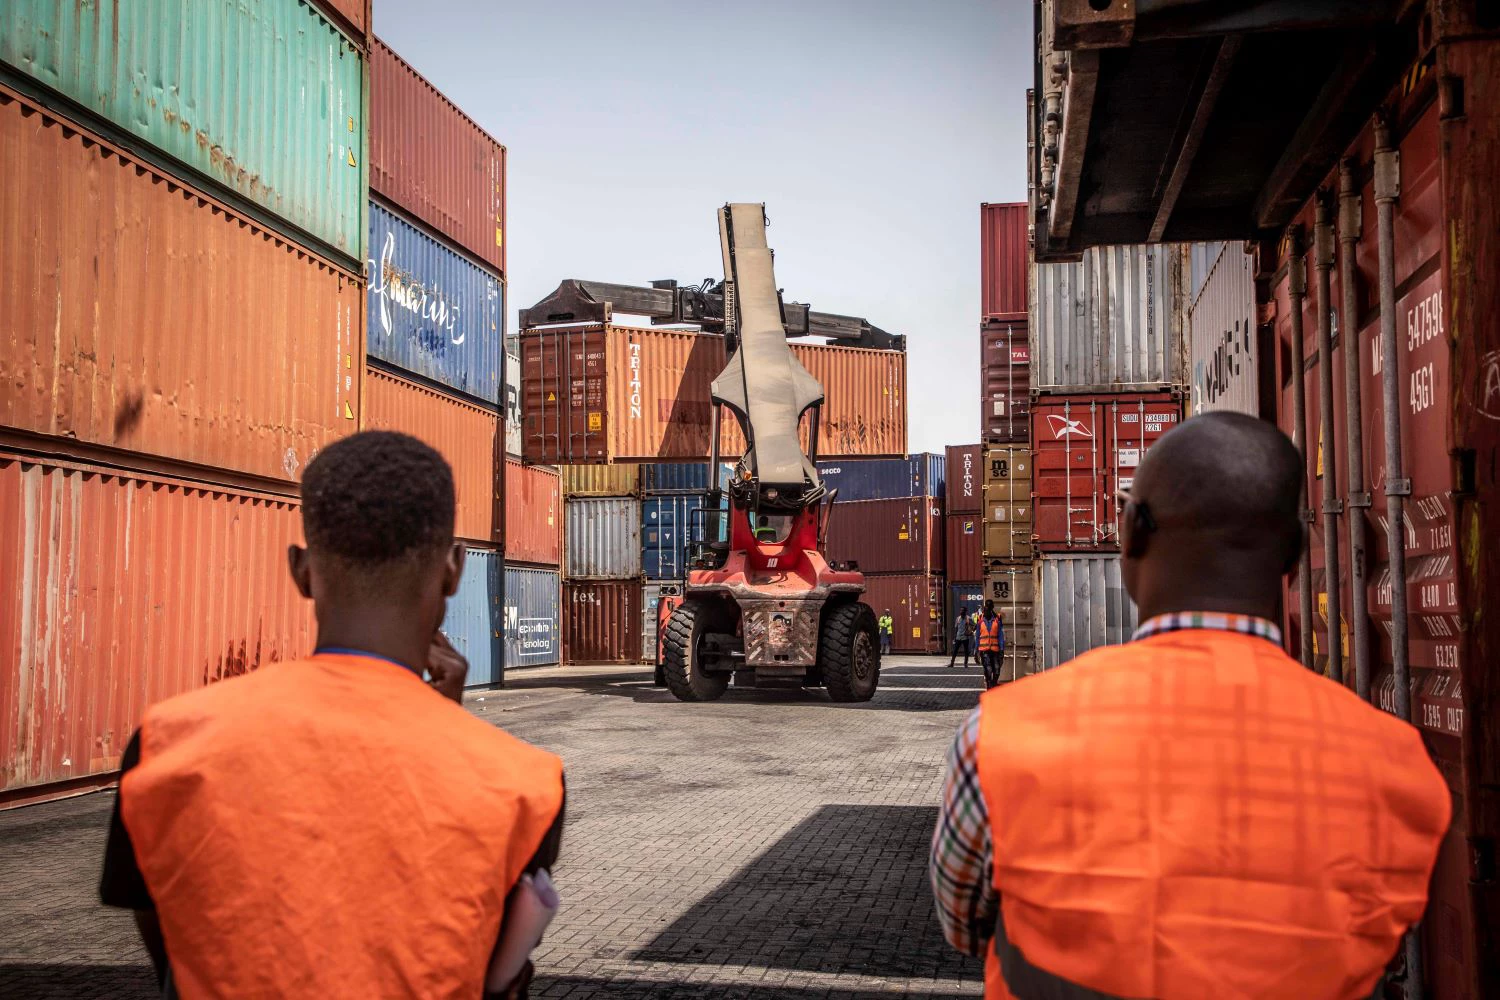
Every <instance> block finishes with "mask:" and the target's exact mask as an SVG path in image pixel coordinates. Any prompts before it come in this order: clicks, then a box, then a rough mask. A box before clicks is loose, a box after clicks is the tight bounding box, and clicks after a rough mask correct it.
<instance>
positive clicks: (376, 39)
mask: <svg viewBox="0 0 1500 1000" xmlns="http://www.w3.org/2000/svg"><path fill="white" fill-rule="evenodd" d="M370 41H371V48H374V47H375V46H379V47H380V48H383V49H385V50H386V52H388V53H390V54H391V56H392V57H393V58H395V59H396V61H397V62H399V63H401V65H403V66H405V67H406V68H407V69H409V70H411V75H412V76H414V77H416V78H417V79H418V80H421V81H422V84H423V86H425V87H426V88H427V89H428V90H430V91H432V92H433V93H434V94H435V95H437V97H438V98H439V99H440V100H442V102H443V103H444V104H446V105H448V106H449V107H450V108H452V109H453V111H454V113H456V114H457V115H458V116H459V117H460V118H462V119H463V120H464V121H466V122H468V123H469V124H470V125H472V126H474V131H476V132H478V133H480V134H481V135H483V136H484V137H485V138H486V139H488V140H489V141H490V142H493V143H494V144H495V145H496V146H499V147H500V148H501V149H502V150H505V149H506V146H505V143H503V142H501V141H500V140H499V139H497V138H495V137H494V135H492V134H491V133H490V131H489V130H488V129H486V128H485V127H484V126H483V125H481V124H479V123H478V122H477V121H475V120H474V119H473V118H471V117H469V114H468V112H466V111H464V109H463V108H461V107H459V106H458V104H457V103H455V102H454V100H453V98H451V97H449V96H448V95H447V94H445V93H443V92H442V90H441V89H439V88H438V86H437V84H435V83H433V82H432V81H431V80H429V79H428V78H427V76H426V74H424V73H423V72H422V71H421V70H419V69H417V68H416V67H415V66H413V65H412V64H411V63H410V62H408V61H407V60H405V59H403V58H402V57H401V53H399V52H397V51H396V50H395V49H393V48H391V46H390V43H388V42H387V41H386V40H385V39H383V38H381V37H380V36H379V35H376V34H373V33H372V34H371V35H370ZM507 152H508V150H507Z"/></svg>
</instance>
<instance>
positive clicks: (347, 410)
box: [344, 399, 354, 420]
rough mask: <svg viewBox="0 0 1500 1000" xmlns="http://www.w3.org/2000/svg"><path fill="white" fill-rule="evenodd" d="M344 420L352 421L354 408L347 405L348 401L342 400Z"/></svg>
mask: <svg viewBox="0 0 1500 1000" xmlns="http://www.w3.org/2000/svg"><path fill="white" fill-rule="evenodd" d="M344 419H345V420H353V419H354V407H352V406H350V405H349V401H348V400H347V399H346V400H344Z"/></svg>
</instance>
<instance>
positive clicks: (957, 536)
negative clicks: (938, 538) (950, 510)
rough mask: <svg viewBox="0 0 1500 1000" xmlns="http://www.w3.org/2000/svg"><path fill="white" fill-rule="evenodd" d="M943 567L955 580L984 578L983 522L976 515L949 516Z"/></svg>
mask: <svg viewBox="0 0 1500 1000" xmlns="http://www.w3.org/2000/svg"><path fill="white" fill-rule="evenodd" d="M946 520H947V544H946V547H945V552H944V558H943V565H944V571H945V572H946V573H947V574H948V576H949V577H950V578H952V579H955V580H977V579H979V578H980V577H982V576H984V522H983V521H982V520H981V519H980V515H978V514H949V515H948V517H947V519H946Z"/></svg>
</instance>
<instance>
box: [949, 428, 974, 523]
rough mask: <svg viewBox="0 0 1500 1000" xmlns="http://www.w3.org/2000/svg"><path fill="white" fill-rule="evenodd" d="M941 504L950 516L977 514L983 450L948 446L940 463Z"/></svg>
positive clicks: (960, 445)
mask: <svg viewBox="0 0 1500 1000" xmlns="http://www.w3.org/2000/svg"><path fill="white" fill-rule="evenodd" d="M944 468H945V469H946V470H947V472H946V488H945V489H944V497H943V499H944V501H945V503H946V505H947V509H948V513H950V514H977V513H979V512H980V511H982V510H983V509H984V447H983V445H977V444H959V445H949V446H948V454H947V458H946V460H945V462H944Z"/></svg>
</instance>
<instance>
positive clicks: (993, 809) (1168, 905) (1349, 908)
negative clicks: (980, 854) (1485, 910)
mask: <svg viewBox="0 0 1500 1000" xmlns="http://www.w3.org/2000/svg"><path fill="white" fill-rule="evenodd" d="M980 704H981V706H982V708H981V712H980V724H979V779H980V780H979V784H980V791H981V793H982V794H983V796H984V800H985V804H986V806H987V807H988V809H989V822H990V836H991V838H992V845H993V852H994V853H993V856H994V859H995V863H994V885H995V889H996V891H997V892H998V894H999V898H1000V918H999V920H998V922H997V926H996V931H995V937H994V940H993V942H992V944H991V948H990V953H989V956H988V961H987V963H986V968H985V996H986V997H990V998H997V997H999V998H1010V997H1025V996H1072V995H1077V996H1080V997H1082V996H1096V995H1098V994H1104V995H1106V996H1117V997H1152V998H1162V1000H1188V998H1193V1000H1197V998H1201V997H1240V998H1247V997H1256V998H1284V997H1317V998H1319V1000H1334V998H1360V1000H1363V998H1366V997H1368V996H1369V995H1370V992H1371V990H1372V989H1373V988H1374V986H1375V982H1376V980H1377V979H1378V978H1379V976H1380V974H1381V972H1382V971H1383V970H1384V968H1385V966H1386V964H1387V962H1388V961H1389V960H1390V958H1391V957H1392V956H1393V955H1394V954H1395V953H1396V949H1397V947H1398V945H1399V943H1400V939H1401V935H1402V934H1403V932H1404V931H1405V930H1406V929H1407V927H1409V926H1410V925H1411V924H1412V923H1414V922H1415V921H1416V920H1418V919H1419V918H1420V917H1421V916H1422V911H1423V909H1424V907H1425V906H1426V899H1427V885H1428V879H1429V878H1430V876H1431V874H1432V869H1433V863H1434V861H1435V859H1436V856H1437V850H1438V843H1439V841H1440V839H1441V838H1442V836H1443V833H1444V831H1445V830H1446V829H1447V827H1448V822H1449V818H1450V811H1451V805H1450V798H1449V793H1448V790H1447V788H1446V786H1445V785H1444V782H1443V779H1442V777H1441V776H1440V775H1439V774H1438V771H1437V768H1436V767H1434V766H1433V763H1432V761H1431V760H1430V759H1429V757H1428V755H1427V751H1426V749H1425V748H1424V747H1423V745H1422V740H1421V737H1420V736H1419V735H1418V734H1417V731H1416V730H1415V729H1413V728H1412V727H1411V726H1409V725H1407V724H1406V723H1404V722H1401V721H1399V720H1397V719H1396V718H1395V717H1394V716H1391V715H1388V714H1386V713H1384V712H1380V711H1378V710H1376V709H1374V708H1372V707H1371V706H1369V705H1367V704H1365V703H1364V702H1362V701H1361V700H1360V699H1359V698H1358V696H1356V695H1355V694H1354V693H1353V692H1351V691H1349V690H1347V689H1346V688H1344V687H1342V686H1340V685H1338V684H1334V683H1333V682H1331V681H1329V680H1326V679H1325V678H1323V677H1321V676H1319V675H1317V674H1314V673H1312V672H1311V671H1308V670H1306V669H1305V668H1303V667H1302V666H1301V665H1300V664H1298V663H1297V662H1295V661H1294V660H1292V659H1290V658H1288V657H1287V656H1286V655H1285V654H1284V653H1283V652H1282V651H1281V650H1280V649H1278V648H1277V647H1276V646H1274V645H1272V644H1271V643H1269V642H1266V641H1265V640H1264V639H1258V638H1254V637H1252V636H1247V635H1241V634H1237V633H1228V632H1216V631H1208V630H1192V631H1180V632H1171V633H1164V634H1161V635H1157V636H1153V637H1151V638H1147V639H1143V640H1141V641H1138V642H1132V643H1129V644H1127V645H1124V646H1114V647H1109V648H1107V649H1100V650H1095V651H1094V652H1091V653H1088V654H1086V655H1084V656H1082V657H1079V658H1078V659H1076V660H1074V661H1073V662H1072V663H1070V664H1068V665H1067V666H1065V667H1064V668H1062V669H1060V670H1055V671H1049V672H1048V673H1045V674H1040V675H1038V676H1035V677H1029V678H1027V679H1025V680H1024V681H1022V682H1021V683H1019V684H1011V685H1007V686H1006V687H1003V688H997V689H995V690H993V691H990V692H988V693H986V694H985V695H984V696H983V698H982V700H981V702H980ZM1044 984H1045V985H1044ZM1087 991H1094V992H1087Z"/></svg>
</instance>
